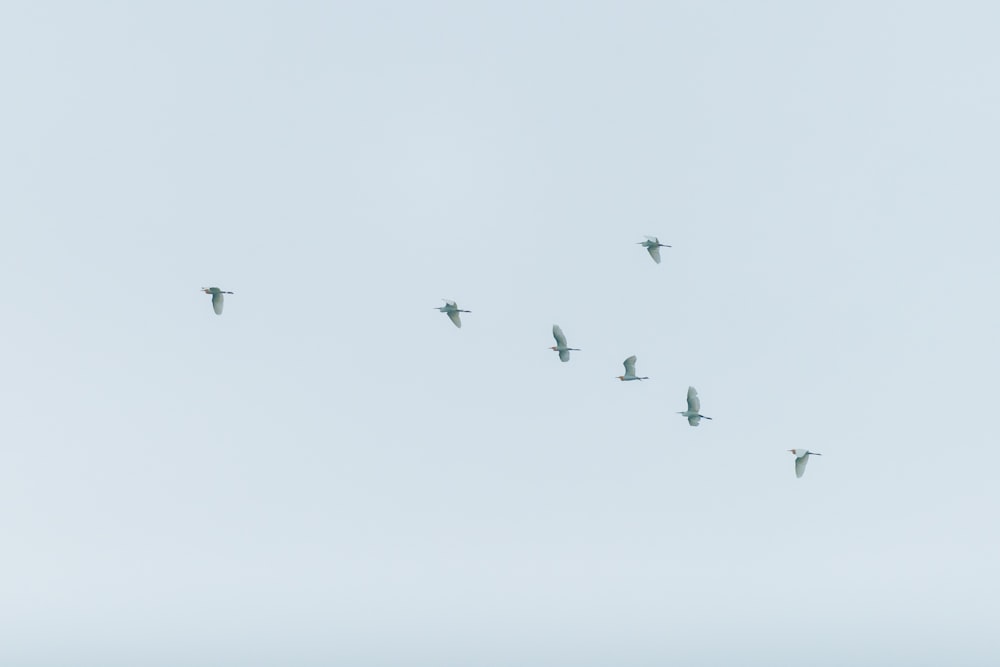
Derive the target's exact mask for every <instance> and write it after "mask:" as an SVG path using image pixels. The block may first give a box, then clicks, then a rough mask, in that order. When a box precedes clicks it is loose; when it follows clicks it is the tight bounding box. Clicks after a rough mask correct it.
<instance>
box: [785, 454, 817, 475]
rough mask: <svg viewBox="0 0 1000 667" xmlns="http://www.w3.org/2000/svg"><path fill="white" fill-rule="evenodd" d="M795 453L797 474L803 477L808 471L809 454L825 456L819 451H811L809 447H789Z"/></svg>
mask: <svg viewBox="0 0 1000 667" xmlns="http://www.w3.org/2000/svg"><path fill="white" fill-rule="evenodd" d="M788 451H790V452H791V453H792V454H795V476H796V477H802V475H804V474H805V472H806V464H807V463H809V455H810V454H813V455H815V456H823V455H822V454H820V453H819V452H810V451H809V450H808V449H789V450H788Z"/></svg>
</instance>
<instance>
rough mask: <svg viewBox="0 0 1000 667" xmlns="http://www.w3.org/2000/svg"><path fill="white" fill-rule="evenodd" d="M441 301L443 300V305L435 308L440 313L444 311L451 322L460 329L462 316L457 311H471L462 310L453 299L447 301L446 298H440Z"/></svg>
mask: <svg viewBox="0 0 1000 667" xmlns="http://www.w3.org/2000/svg"><path fill="white" fill-rule="evenodd" d="M442 301H444V305H443V306H440V307H438V308H435V310H440V311H441V312H442V313H446V314H447V315H448V319H450V320H451V322H452V324H454V325H455V326H456V327H458V328H459V329H461V328H462V318H461V316H460V315H459V313H471V312H472V311H471V310H462V309H461V308H459V307H458V304H457V303H455V302H454V301H448V299H442Z"/></svg>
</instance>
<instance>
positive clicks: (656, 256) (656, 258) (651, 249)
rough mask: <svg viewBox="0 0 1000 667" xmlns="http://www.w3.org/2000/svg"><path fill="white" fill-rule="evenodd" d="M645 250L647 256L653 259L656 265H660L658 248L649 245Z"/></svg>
mask: <svg viewBox="0 0 1000 667" xmlns="http://www.w3.org/2000/svg"><path fill="white" fill-rule="evenodd" d="M646 250H648V251H649V256H650V257H652V258H653V261H654V262H656V263H657V264H659V263H660V248H659V246H655V245H651V246H649V247H648V248H646Z"/></svg>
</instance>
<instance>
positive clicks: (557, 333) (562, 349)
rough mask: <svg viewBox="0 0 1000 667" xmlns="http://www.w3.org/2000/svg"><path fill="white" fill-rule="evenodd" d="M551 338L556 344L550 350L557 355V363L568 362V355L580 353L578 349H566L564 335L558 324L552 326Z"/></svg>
mask: <svg viewBox="0 0 1000 667" xmlns="http://www.w3.org/2000/svg"><path fill="white" fill-rule="evenodd" d="M552 337H553V338H555V339H556V344H555V345H553V346H552V347H550V348H549V349H550V350H555V351H556V352H558V353H559V361H569V353H570V351H571V350H572V351H573V352H580V348H578V347H567V346H566V335H565V334H563V330H562V327H560V326H559V325H558V324H553V325H552Z"/></svg>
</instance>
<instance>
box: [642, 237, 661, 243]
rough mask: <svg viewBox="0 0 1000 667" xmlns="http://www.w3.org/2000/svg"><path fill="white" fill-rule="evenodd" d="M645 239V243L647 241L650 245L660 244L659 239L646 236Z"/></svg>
mask: <svg viewBox="0 0 1000 667" xmlns="http://www.w3.org/2000/svg"><path fill="white" fill-rule="evenodd" d="M645 238H646V240H647V241H649V242H651V243H659V242H660V239H659V238H657V237H656V236H647V237H645Z"/></svg>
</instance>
